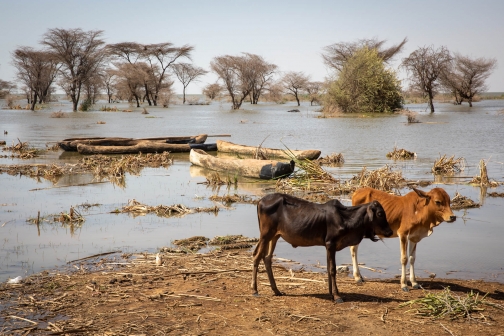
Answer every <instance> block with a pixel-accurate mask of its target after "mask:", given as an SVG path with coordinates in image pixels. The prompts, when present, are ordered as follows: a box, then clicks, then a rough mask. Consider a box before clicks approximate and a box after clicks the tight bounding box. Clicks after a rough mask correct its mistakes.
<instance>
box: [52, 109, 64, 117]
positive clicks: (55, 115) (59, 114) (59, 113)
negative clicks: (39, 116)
mask: <svg viewBox="0 0 504 336" xmlns="http://www.w3.org/2000/svg"><path fill="white" fill-rule="evenodd" d="M51 118H66V113H65V112H61V110H59V111H58V112H53V113H51Z"/></svg>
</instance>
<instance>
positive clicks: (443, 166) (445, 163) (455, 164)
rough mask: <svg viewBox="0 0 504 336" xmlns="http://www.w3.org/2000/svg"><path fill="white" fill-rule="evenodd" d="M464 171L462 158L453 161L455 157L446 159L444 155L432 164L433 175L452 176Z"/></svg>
mask: <svg viewBox="0 0 504 336" xmlns="http://www.w3.org/2000/svg"><path fill="white" fill-rule="evenodd" d="M464 169H465V159H464V158H463V157H459V158H458V159H455V155H452V156H451V157H450V158H446V154H445V155H443V156H441V157H440V158H439V159H438V160H436V161H435V162H434V166H433V167H432V172H433V173H434V174H454V173H458V172H461V171H463V170H464Z"/></svg>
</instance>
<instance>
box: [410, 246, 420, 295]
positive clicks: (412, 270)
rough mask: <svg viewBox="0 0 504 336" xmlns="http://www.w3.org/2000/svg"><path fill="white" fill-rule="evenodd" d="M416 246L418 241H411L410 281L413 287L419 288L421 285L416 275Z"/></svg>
mask: <svg viewBox="0 0 504 336" xmlns="http://www.w3.org/2000/svg"><path fill="white" fill-rule="evenodd" d="M416 246H417V243H415V242H412V241H411V240H410V241H409V263H410V281H411V286H412V287H413V289H419V288H420V286H419V285H418V282H417V281H416V276H415V259H416Z"/></svg>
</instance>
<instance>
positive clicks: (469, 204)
mask: <svg viewBox="0 0 504 336" xmlns="http://www.w3.org/2000/svg"><path fill="white" fill-rule="evenodd" d="M480 206H481V204H479V203H476V202H474V201H473V200H472V199H470V198H469V197H466V196H462V195H460V194H459V193H458V192H456V193H455V196H454V197H453V198H452V200H451V204H450V207H451V208H452V209H453V210H460V209H468V208H479V207H480Z"/></svg>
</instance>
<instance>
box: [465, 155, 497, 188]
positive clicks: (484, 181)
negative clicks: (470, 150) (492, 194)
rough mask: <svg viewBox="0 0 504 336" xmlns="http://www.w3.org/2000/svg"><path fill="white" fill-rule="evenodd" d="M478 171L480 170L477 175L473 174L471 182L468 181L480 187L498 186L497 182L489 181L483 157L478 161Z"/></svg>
mask: <svg viewBox="0 0 504 336" xmlns="http://www.w3.org/2000/svg"><path fill="white" fill-rule="evenodd" d="M479 172H480V174H479V176H475V177H474V178H473V179H472V180H471V182H469V183H470V184H477V185H479V186H481V187H492V188H495V187H497V186H499V183H498V182H496V181H490V179H489V178H488V172H487V168H486V162H485V160H483V159H481V160H480V162H479Z"/></svg>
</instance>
